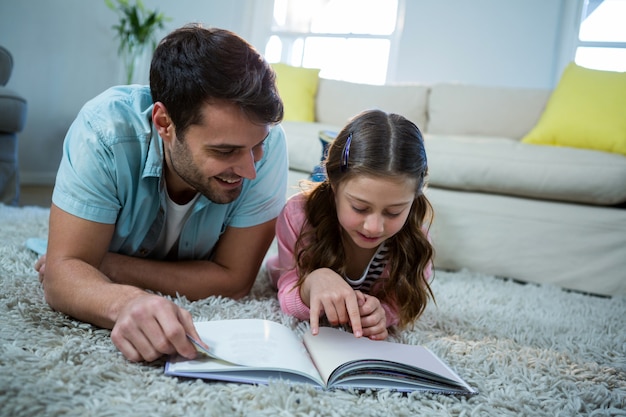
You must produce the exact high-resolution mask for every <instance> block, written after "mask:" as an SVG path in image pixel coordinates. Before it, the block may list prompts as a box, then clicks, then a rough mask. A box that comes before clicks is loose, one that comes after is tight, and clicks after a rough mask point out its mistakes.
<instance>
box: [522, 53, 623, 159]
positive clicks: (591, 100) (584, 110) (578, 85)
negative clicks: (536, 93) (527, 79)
mask: <svg viewBox="0 0 626 417" xmlns="http://www.w3.org/2000/svg"><path fill="white" fill-rule="evenodd" d="M522 142H525V143H533V144H538V145H557V146H571V147H574V148H585V149H594V150H598V151H605V152H613V153H620V154H623V155H626V72H612V71H600V70H593V69H588V68H584V67H580V66H578V65H576V64H575V63H573V62H572V63H570V64H569V65H568V66H567V68H565V71H563V75H562V76H561V79H560V80H559V83H558V85H557V86H556V88H555V89H554V91H553V92H552V95H551V96H550V99H549V100H548V103H547V104H546V108H545V110H544V112H543V114H542V115H541V118H540V119H539V122H538V123H537V125H536V126H535V127H534V128H533V129H532V130H531V131H530V132H529V133H528V134H527V135H526V136H525V137H524V138H523V139H522Z"/></svg>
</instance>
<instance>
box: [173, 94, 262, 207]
mask: <svg viewBox="0 0 626 417" xmlns="http://www.w3.org/2000/svg"><path fill="white" fill-rule="evenodd" d="M268 134H269V126H268V125H266V124H261V123H255V122H254V121H252V120H250V119H249V118H248V116H247V115H246V114H245V113H244V112H243V111H242V110H241V109H240V108H239V107H238V106H236V105H235V104H233V103H230V102H226V101H214V102H211V103H207V104H205V106H204V108H203V110H202V122H201V123H200V124H197V125H191V126H190V127H189V128H188V129H187V131H186V132H185V135H184V138H180V137H178V138H177V137H176V136H175V135H174V138H173V140H170V141H164V147H165V154H166V164H167V165H166V184H167V189H168V193H169V195H170V198H172V200H174V201H175V202H177V203H179V204H182V203H185V202H187V201H189V199H190V198H192V197H193V195H195V194H196V192H199V193H201V194H203V195H204V196H206V197H207V198H208V199H209V200H211V201H213V202H215V203H219V204H226V203H230V202H232V201H233V200H235V199H236V198H237V197H239V194H241V189H242V185H243V179H244V178H247V179H254V178H256V169H255V166H254V163H255V162H257V161H259V160H260V159H261V157H262V156H263V142H264V140H265V138H266V137H267V135H268Z"/></svg>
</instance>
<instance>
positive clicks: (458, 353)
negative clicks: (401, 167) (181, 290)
mask: <svg viewBox="0 0 626 417" xmlns="http://www.w3.org/2000/svg"><path fill="white" fill-rule="evenodd" d="M47 216H48V210H45V209H41V208H35V207H27V208H22V209H18V208H12V207H6V206H2V205H0V323H1V324H0V326H1V327H0V330H1V331H0V416H124V415H136V416H157V415H159V416H194V417H195V416H272V417H275V416H344V415H346V416H355V415H358V416H414V415H425V416H483V415H484V416H515V417H517V416H550V417H553V416H626V411H625V409H626V298H624V297H614V298H600V297H595V296H588V295H583V294H578V293H571V292H566V291H562V290H560V289H558V288H554V287H548V286H537V285H531V284H529V285H520V284H517V283H514V282H510V281H506V280H502V279H498V278H493V277H488V276H483V275H480V274H474V273H470V272H467V271H461V272H458V273H449V272H445V271H437V272H436V275H435V281H434V284H433V291H434V293H435V295H436V297H437V305H436V306H435V305H430V306H429V307H428V309H427V311H426V313H425V314H424V316H423V318H422V319H421V320H420V321H419V322H418V323H417V324H416V325H415V326H414V328H413V329H411V330H409V331H404V332H402V333H400V334H399V335H398V336H397V337H396V340H397V341H400V342H403V343H410V344H422V345H425V346H427V347H429V348H430V349H431V350H433V351H434V352H435V353H436V354H438V355H439V356H440V357H441V358H442V359H443V360H444V361H446V362H447V363H448V364H450V366H451V367H452V368H453V369H454V370H456V371H457V373H458V374H459V375H460V376H461V377H462V378H463V379H465V380H466V381H467V382H468V383H469V384H470V385H471V386H472V387H474V388H476V389H477V390H478V391H479V392H480V393H479V394H478V395H475V396H472V397H454V396H445V395H433V394H420V393H414V394H410V395H401V394H398V393H393V392H386V391H380V392H364V393H356V392H349V391H334V392H332V391H329V392H325V391H318V390H316V389H314V388H312V387H310V386H303V385H295V386H290V385H287V384H286V383H272V384H270V385H269V386H252V385H242V384H233V383H218V382H205V381H201V380H179V379H176V378H171V377H167V376H164V375H163V365H164V361H159V362H158V363H151V364H134V363H129V362H127V361H126V360H125V359H124V358H123V357H122V355H121V354H120V353H119V352H118V351H117V350H116V349H115V347H114V346H113V344H112V343H111V340H110V338H109V331H107V330H102V329H98V328H95V327H93V326H90V325H87V324H84V323H81V322H78V321H76V320H73V319H71V318H69V317H67V316H65V315H63V314H59V313H57V312H55V311H52V310H51V309H50V308H49V307H48V305H47V304H46V303H45V301H44V299H43V292H42V289H41V287H40V285H39V282H38V279H37V275H36V273H35V271H34V270H33V268H32V266H33V263H34V262H35V260H36V255H35V254H34V253H32V252H30V251H29V250H28V249H26V248H25V247H24V241H25V240H26V239H27V238H29V237H46V233H47V220H48V218H47ZM625 276H626V272H625ZM589 279H593V277H589ZM266 283H267V279H266V276H265V274H264V272H263V271H261V274H260V275H259V279H258V281H257V284H256V285H255V287H254V289H253V291H252V294H251V295H250V296H249V297H247V298H245V299H244V300H242V301H239V302H237V301H233V300H230V299H223V298H209V299H206V300H202V301H199V302H194V303H191V302H188V301H187V300H185V299H179V300H177V302H179V303H180V304H181V305H183V306H184V307H186V308H188V309H189V310H190V311H191V312H192V314H193V315H194V318H195V319H197V320H210V319H226V318H266V319H270V320H274V321H278V322H281V323H283V324H286V325H288V326H290V327H292V328H293V329H295V330H296V331H297V332H298V333H299V334H300V335H301V334H302V332H304V331H307V329H308V325H307V324H306V323H302V322H297V321H296V320H293V319H291V318H289V317H287V316H285V315H283V314H281V313H280V311H279V307H278V303H277V300H276V297H275V294H274V293H273V292H272V291H271V290H270V288H269V287H268V286H267V285H266Z"/></svg>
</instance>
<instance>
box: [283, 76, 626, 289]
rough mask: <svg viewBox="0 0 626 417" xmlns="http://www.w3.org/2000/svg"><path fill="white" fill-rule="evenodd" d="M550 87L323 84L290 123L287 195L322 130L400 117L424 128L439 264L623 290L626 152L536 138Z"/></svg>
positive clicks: (317, 147) (309, 162)
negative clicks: (309, 113) (376, 114)
mask: <svg viewBox="0 0 626 417" xmlns="http://www.w3.org/2000/svg"><path fill="white" fill-rule="evenodd" d="M549 96H550V91H549V90H530V89H513V88H495V87H479V86H469V85H458V84H438V85H433V86H420V85H402V86H372V85H359V84H352V83H348V82H343V81H335V80H327V79H320V81H319V87H318V91H317V95H316V102H315V115H316V116H315V117H316V121H315V122H312V123H309V122H293V121H285V122H284V123H283V128H284V129H285V132H286V135H287V141H288V146H289V158H290V173H289V184H290V188H289V190H288V194H293V193H295V192H296V191H297V186H298V182H299V180H301V179H306V178H307V177H308V176H309V173H310V172H311V171H312V170H313V168H314V166H315V165H316V164H318V163H319V160H320V155H321V152H322V145H321V143H320V141H319V140H318V136H319V132H320V131H322V130H331V131H337V130H339V129H340V128H341V127H342V126H343V125H344V123H345V122H346V121H347V120H348V119H349V118H350V117H351V116H353V115H355V114H356V113H358V112H360V111H362V110H364V109H368V108H380V109H383V110H385V111H389V112H396V113H400V114H402V115H404V116H406V117H408V118H409V119H411V120H412V121H414V122H415V123H416V124H417V125H418V126H419V127H420V128H421V129H422V132H423V133H424V136H425V141H426V149H427V154H428V160H429V170H430V175H429V188H428V190H427V195H428V197H429V199H430V201H431V203H432V204H433V207H434V209H435V216H436V217H435V222H434V224H433V227H432V238H433V242H434V245H435V249H436V259H435V266H436V267H437V268H440V269H451V270H456V269H461V268H467V269H469V270H474V271H479V272H484V273H488V274H493V275H497V276H502V277H508V278H513V279H518V280H521V281H528V282H537V283H547V284H553V285H557V286H561V287H563V288H568V289H573V290H579V291H583V292H590V293H595V294H605V295H613V294H622V295H626V157H624V156H623V155H620V154H612V153H607V152H599V151H592V150H586V149H576V148H566V147H552V146H541V145H530V144H525V143H522V142H521V141H520V139H521V138H522V137H523V136H524V135H525V134H526V133H527V132H528V131H529V130H530V129H531V128H532V127H533V126H534V125H535V124H536V122H537V120H538V119H539V117H540V116H541V114H542V111H543V109H544V106H545V104H546V102H547V100H548V98H549Z"/></svg>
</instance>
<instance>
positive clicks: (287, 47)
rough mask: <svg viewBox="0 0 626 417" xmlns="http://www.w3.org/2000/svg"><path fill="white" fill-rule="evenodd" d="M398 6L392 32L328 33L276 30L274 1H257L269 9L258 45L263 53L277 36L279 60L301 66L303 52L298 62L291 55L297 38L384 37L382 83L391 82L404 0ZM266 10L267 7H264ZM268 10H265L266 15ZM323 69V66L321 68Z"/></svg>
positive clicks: (397, 52) (400, 31)
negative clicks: (385, 53)
mask: <svg viewBox="0 0 626 417" xmlns="http://www.w3.org/2000/svg"><path fill="white" fill-rule="evenodd" d="M397 2H398V8H397V11H396V26H395V29H394V30H393V32H392V33H391V34H389V35H371V34H359V33H329V32H321V33H320V32H301V31H299V32H296V31H289V30H280V29H279V30H276V29H274V28H273V25H272V20H273V10H274V1H273V0H269V1H263V2H259V3H263V4H265V7H267V8H268V9H269V21H268V23H267V26H266V36H265V37H264V38H265V40H264V42H263V44H262V46H261V45H259V47H260V48H261V49H260V51H261V53H265V47H266V46H267V43H268V42H269V40H270V39H271V38H272V37H273V36H278V37H279V38H280V39H281V41H282V43H283V48H282V50H281V56H280V60H279V62H282V63H285V64H288V65H293V66H302V63H303V62H302V61H303V59H304V54H302V56H300V58H299V62H297V61H296V60H294V57H293V45H294V43H295V42H297V40H298V39H302V40H303V41H304V40H305V39H306V38H307V37H314V38H338V37H340V38H344V39H384V40H387V41H389V56H388V59H387V72H386V76H385V80H384V81H383V83H384V84H389V83H392V82H393V80H394V79H395V74H396V63H397V61H398V54H399V47H400V40H401V37H402V29H403V27H404V19H405V7H406V6H405V2H406V0H397ZM266 10H267V9H266ZM267 14H268V12H266V16H267ZM322 70H323V68H322ZM345 80H346V81H350V79H345Z"/></svg>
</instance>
